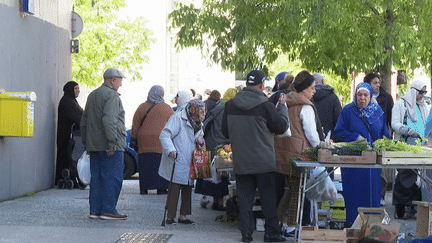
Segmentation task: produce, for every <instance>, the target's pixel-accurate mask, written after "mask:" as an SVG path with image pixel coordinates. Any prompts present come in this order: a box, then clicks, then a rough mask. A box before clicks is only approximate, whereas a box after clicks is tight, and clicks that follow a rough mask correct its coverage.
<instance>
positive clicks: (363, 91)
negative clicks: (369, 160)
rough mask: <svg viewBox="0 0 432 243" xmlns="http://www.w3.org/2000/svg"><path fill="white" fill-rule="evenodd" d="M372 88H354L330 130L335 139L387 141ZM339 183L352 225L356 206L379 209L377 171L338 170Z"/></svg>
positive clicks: (345, 140) (347, 215)
mask: <svg viewBox="0 0 432 243" xmlns="http://www.w3.org/2000/svg"><path fill="white" fill-rule="evenodd" d="M371 96H372V86H371V85H370V84H369V83H361V84H359V85H358V86H357V88H356V92H355V96H354V101H353V102H352V103H350V104H348V105H346V106H345V107H344V108H343V109H342V111H341V113H340V115H339V118H338V121H337V123H336V127H335V130H334V135H335V140H336V141H338V142H351V141H357V140H366V141H367V142H368V143H369V145H371V146H372V143H373V142H374V141H375V140H377V139H380V138H382V137H383V136H385V137H387V138H390V135H389V132H388V129H387V126H386V120H385V115H384V112H383V110H382V109H381V107H380V106H379V105H378V104H377V103H375V102H373V101H371ZM342 183H343V187H344V197H345V205H346V220H347V221H348V222H351V223H354V220H355V219H356V217H357V214H358V213H357V208H358V207H380V199H381V172H380V170H379V169H358V168H355V169H354V168H344V169H342Z"/></svg>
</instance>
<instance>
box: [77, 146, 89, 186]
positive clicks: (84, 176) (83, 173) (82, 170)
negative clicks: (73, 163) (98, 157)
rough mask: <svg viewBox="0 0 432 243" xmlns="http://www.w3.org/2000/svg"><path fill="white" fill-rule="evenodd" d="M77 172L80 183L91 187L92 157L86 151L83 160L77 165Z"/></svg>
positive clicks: (80, 159)
mask: <svg viewBox="0 0 432 243" xmlns="http://www.w3.org/2000/svg"><path fill="white" fill-rule="evenodd" d="M77 170H78V177H79V179H80V181H81V182H82V183H83V184H86V185H89V184H90V178H91V174H90V155H89V154H88V153H87V151H84V153H83V154H82V155H81V158H79V160H78V164H77Z"/></svg>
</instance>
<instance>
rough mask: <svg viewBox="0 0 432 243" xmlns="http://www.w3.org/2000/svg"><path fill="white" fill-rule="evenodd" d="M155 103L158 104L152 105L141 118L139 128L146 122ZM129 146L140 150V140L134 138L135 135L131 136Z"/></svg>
mask: <svg viewBox="0 0 432 243" xmlns="http://www.w3.org/2000/svg"><path fill="white" fill-rule="evenodd" d="M155 105H156V104H152V105H151V106H150V108H149V109H148V110H147V111H146V113H145V114H144V116H143V118H142V119H141V122H140V125H139V127H138V130H139V129H140V128H141V126H142V124H143V122H144V119H145V118H146V117H147V115H148V113H149V112H150V111H151V109H153V107H154V106H155ZM129 146H130V147H131V148H133V150H135V151H136V152H138V141H137V139H136V138H133V137H131V138H130V142H129Z"/></svg>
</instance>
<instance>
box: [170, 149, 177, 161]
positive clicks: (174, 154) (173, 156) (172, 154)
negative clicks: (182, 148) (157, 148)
mask: <svg viewBox="0 0 432 243" xmlns="http://www.w3.org/2000/svg"><path fill="white" fill-rule="evenodd" d="M168 157H170V158H174V159H175V158H176V157H177V152H176V151H172V152H170V153H169V154H168Z"/></svg>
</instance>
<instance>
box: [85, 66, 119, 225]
mask: <svg viewBox="0 0 432 243" xmlns="http://www.w3.org/2000/svg"><path fill="white" fill-rule="evenodd" d="M103 78H104V83H103V84H102V85H101V86H100V87H99V88H97V89H95V90H94V91H93V92H91V93H90V95H89V96H88V98H87V103H86V107H85V110H84V114H83V117H82V120H81V137H82V141H83V144H84V146H85V147H86V151H87V152H88V153H89V154H90V172H91V186H90V195H89V202H90V215H89V218H91V219H99V218H100V219H126V218H127V216H126V215H124V214H119V213H118V212H117V209H116V205H117V201H118V198H119V195H120V191H121V188H122V184H123V166H124V165H123V161H124V157H123V156H124V150H125V148H126V127H125V112H124V109H123V105H122V102H121V99H120V94H119V93H118V92H117V91H118V89H119V87H120V86H122V80H123V78H126V77H125V76H124V75H123V74H122V73H121V72H120V71H119V70H117V69H114V68H109V69H107V70H106V71H105V72H104V74H103Z"/></svg>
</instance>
